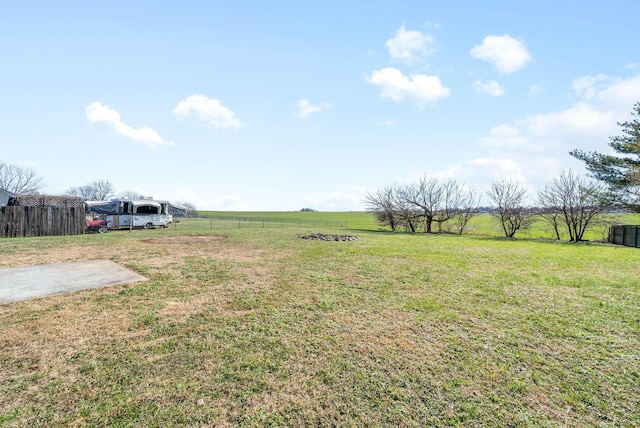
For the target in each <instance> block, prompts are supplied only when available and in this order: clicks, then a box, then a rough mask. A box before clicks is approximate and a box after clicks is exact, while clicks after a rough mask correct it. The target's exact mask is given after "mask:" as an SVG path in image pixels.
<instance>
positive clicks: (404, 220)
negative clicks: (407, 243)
mask: <svg viewBox="0 0 640 428" xmlns="http://www.w3.org/2000/svg"><path fill="white" fill-rule="evenodd" d="M411 191H412V189H411V186H396V187H395V188H394V191H393V193H392V196H391V200H392V202H393V209H394V212H395V213H396V218H397V220H398V224H400V225H401V226H402V227H404V229H405V230H408V231H410V232H411V233H416V230H417V229H418V227H419V226H420V221H421V215H420V212H418V211H417V210H416V206H415V205H414V204H412V203H411V202H410V200H409V197H408V195H409V194H411Z"/></svg>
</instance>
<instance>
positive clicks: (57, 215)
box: [0, 206, 87, 238]
mask: <svg viewBox="0 0 640 428" xmlns="http://www.w3.org/2000/svg"><path fill="white" fill-rule="evenodd" d="M86 222H87V220H86V216H85V211H84V206H79V207H53V206H35V207H34V206H6V207H0V237H2V238H13V237H27V236H59V235H82V234H83V233H84V230H85V227H86Z"/></svg>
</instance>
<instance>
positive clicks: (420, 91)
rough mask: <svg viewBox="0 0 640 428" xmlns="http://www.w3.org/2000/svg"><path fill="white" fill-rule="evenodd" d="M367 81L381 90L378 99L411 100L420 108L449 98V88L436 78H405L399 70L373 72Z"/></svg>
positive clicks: (421, 75)
mask: <svg viewBox="0 0 640 428" xmlns="http://www.w3.org/2000/svg"><path fill="white" fill-rule="evenodd" d="M367 80H368V81H369V82H370V83H373V84H374V85H378V86H380V87H381V88H382V93H381V94H380V97H382V98H391V99H392V100H394V101H396V102H401V101H403V100H405V99H411V100H413V101H415V102H416V104H417V105H418V107H420V108H424V107H425V106H426V105H427V104H435V103H437V102H438V101H439V100H440V99H441V98H445V97H448V96H449V88H447V87H445V86H443V85H442V83H441V82H440V78H439V77H438V76H427V75H426V74H412V75H410V76H409V77H407V76H405V75H404V74H402V72H401V71H400V70H398V69H395V68H391V67H387V68H383V69H381V70H374V72H373V73H372V74H371V77H368V78H367Z"/></svg>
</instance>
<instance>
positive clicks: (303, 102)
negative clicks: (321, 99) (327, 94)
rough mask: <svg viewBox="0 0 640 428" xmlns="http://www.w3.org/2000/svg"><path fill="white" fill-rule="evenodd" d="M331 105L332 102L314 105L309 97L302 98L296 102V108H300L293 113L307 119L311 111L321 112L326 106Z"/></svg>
mask: <svg viewBox="0 0 640 428" xmlns="http://www.w3.org/2000/svg"><path fill="white" fill-rule="evenodd" d="M329 107H331V104H330V103H323V104H318V105H313V104H311V103H310V102H309V100H308V99H306V98H302V99H300V100H298V102H297V103H296V108H297V109H298V111H296V112H294V114H293V115H294V116H295V117H297V118H298V119H305V118H306V117H307V116H309V115H310V114H311V113H316V112H320V111H322V110H324V109H325V108H329Z"/></svg>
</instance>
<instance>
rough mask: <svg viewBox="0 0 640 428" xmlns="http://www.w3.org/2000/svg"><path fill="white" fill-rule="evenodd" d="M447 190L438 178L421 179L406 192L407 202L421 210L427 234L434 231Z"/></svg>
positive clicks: (408, 187) (409, 186)
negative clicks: (434, 222)
mask: <svg viewBox="0 0 640 428" xmlns="http://www.w3.org/2000/svg"><path fill="white" fill-rule="evenodd" d="M444 194H445V189H444V187H443V185H442V184H441V183H440V182H439V181H438V179H437V178H427V177H426V176H425V177H423V178H421V179H420V181H419V182H417V183H415V184H413V185H408V186H407V187H406V191H405V197H406V198H407V201H409V202H410V203H412V204H413V205H415V206H416V207H417V208H419V209H420V213H421V215H422V217H423V219H424V222H425V230H424V231H425V232H426V233H431V232H432V231H433V228H432V225H433V221H434V219H435V217H436V215H437V214H438V210H439V209H440V206H441V204H442V201H443V199H444Z"/></svg>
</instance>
